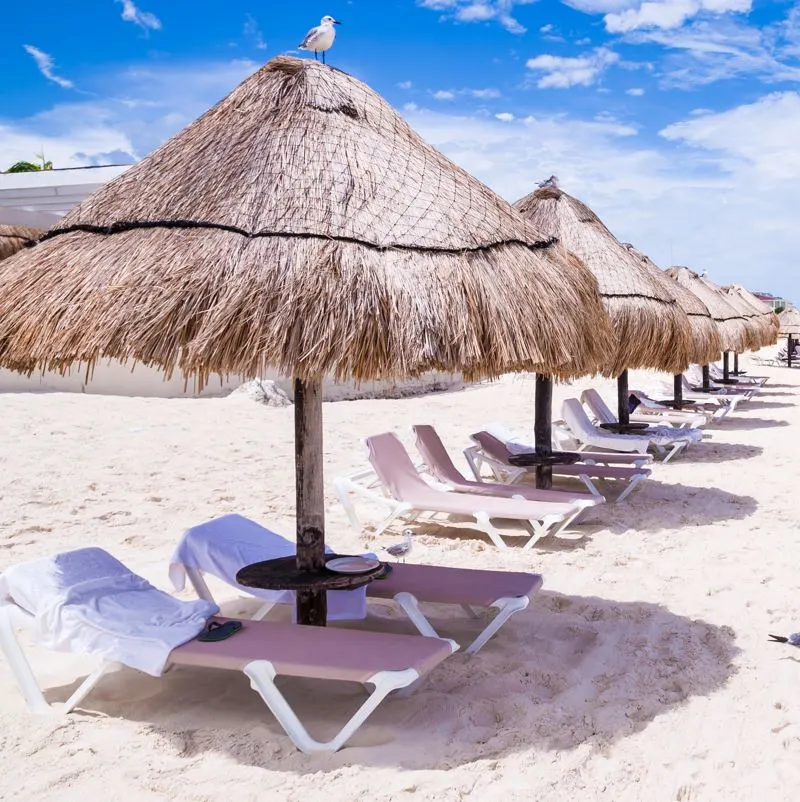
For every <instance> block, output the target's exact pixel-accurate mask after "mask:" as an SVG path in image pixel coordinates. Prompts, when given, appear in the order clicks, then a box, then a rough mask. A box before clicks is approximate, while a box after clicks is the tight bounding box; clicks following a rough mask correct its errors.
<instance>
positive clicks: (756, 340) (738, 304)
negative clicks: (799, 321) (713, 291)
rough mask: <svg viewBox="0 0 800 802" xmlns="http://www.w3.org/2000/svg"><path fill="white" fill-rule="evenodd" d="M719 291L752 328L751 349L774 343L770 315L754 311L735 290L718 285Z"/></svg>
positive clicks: (773, 331)
mask: <svg viewBox="0 0 800 802" xmlns="http://www.w3.org/2000/svg"><path fill="white" fill-rule="evenodd" d="M719 291H720V292H721V293H722V294H723V295H724V296H725V300H726V301H727V302H728V303H729V304H730V305H731V306H732V307H733V308H734V309H738V310H739V312H740V313H741V315H742V317H743V318H744V319H745V320H746V321H747V325H748V326H750V327H751V329H752V330H753V338H752V341H751V344H750V347H751V348H752V349H753V350H758V349H759V348H763V347H764V346H765V345H773V344H774V342H775V329H774V327H773V325H772V320H771V316H770V315H762V314H760V313H759V312H756V311H755V310H754V309H753V307H752V306H750V304H748V303H747V302H746V301H745V300H744V298H742V297H741V296H740V295H739V294H738V293H737V292H736V291H730V292H729V291H728V290H726V289H725V288H723V287H720V288H719Z"/></svg>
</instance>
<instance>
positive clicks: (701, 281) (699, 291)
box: [664, 266, 753, 353]
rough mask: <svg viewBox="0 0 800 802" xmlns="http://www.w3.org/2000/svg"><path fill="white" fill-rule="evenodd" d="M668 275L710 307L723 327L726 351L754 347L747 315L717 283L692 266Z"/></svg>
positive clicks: (675, 270)
mask: <svg viewBox="0 0 800 802" xmlns="http://www.w3.org/2000/svg"><path fill="white" fill-rule="evenodd" d="M664 272H665V273H666V275H668V276H669V277H670V278H672V279H674V280H675V281H677V282H678V284H681V285H682V286H684V287H686V289H688V290H691V291H692V292H693V293H694V294H695V295H696V296H697V297H698V298H699V299H700V300H701V301H702V302H703V303H704V304H705V305H706V307H707V308H708V311H709V312H710V313H711V317H713V318H714V322H715V323H716V324H717V326H718V327H719V334H720V338H721V340H722V348H723V350H724V351H736V352H737V353H741V352H742V351H746V350H747V349H748V348H750V347H751V345H750V343H751V341H752V339H753V331H752V329H751V327H750V326H748V325H747V321H746V320H745V318H744V316H743V315H742V314H741V313H740V312H739V311H738V310H737V309H736V308H734V307H733V306H731V304H730V303H729V302H728V301H727V299H726V298H725V295H724V293H722V292H720V290H719V289H718V288H717V286H716V285H715V284H712V283H711V282H710V281H708V280H707V279H705V278H701V276H700V275H699V274H698V273H695V272H694V270H690V269H689V268H688V267H680V266H675V267H670V268H669V269H667V270H665V271H664Z"/></svg>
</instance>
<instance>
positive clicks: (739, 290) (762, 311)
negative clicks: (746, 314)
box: [722, 284, 781, 345]
mask: <svg viewBox="0 0 800 802" xmlns="http://www.w3.org/2000/svg"><path fill="white" fill-rule="evenodd" d="M722 289H723V290H725V292H726V293H727V294H728V295H735V296H736V297H737V298H739V299H740V300H741V301H742V302H743V303H744V304H746V305H747V307H748V308H749V309H751V310H752V311H753V312H755V314H756V315H757V316H758V319H759V320H760V321H762V323H765V324H766V325H767V326H768V327H770V328H771V329H772V330H773V331H772V333H770V335H769V340H770V341H769V342H767V343H765V345H774V344H775V343H776V342H777V337H778V330H779V329H780V325H781V324H780V321H779V320H778V316H777V315H776V314H775V312H774V311H773V309H772V306H770V304H767V303H764V301H762V300H761V299H760V298H758V297H756V296H755V295H753V293H752V292H750V291H749V290H746V289H745V288H744V287H743V286H742V285H741V284H730V285H729V286H727V287H723V288H722Z"/></svg>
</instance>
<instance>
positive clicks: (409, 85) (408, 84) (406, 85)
mask: <svg viewBox="0 0 800 802" xmlns="http://www.w3.org/2000/svg"><path fill="white" fill-rule="evenodd" d="M413 86H414V84H413V83H412V82H411V81H400V83H399V84H397V88H398V89H406V90H408V89H411V88H412V87H413Z"/></svg>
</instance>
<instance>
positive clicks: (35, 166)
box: [6, 151, 53, 173]
mask: <svg viewBox="0 0 800 802" xmlns="http://www.w3.org/2000/svg"><path fill="white" fill-rule="evenodd" d="M36 159H37V161H35V162H26V161H19V162H17V163H16V164H12V165H11V167H9V168H8V170H6V172H7V173H38V172H39V171H40V170H52V169H53V162H51V161H47V159H45V157H44V151H43V152H42V153H37V154H36Z"/></svg>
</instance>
